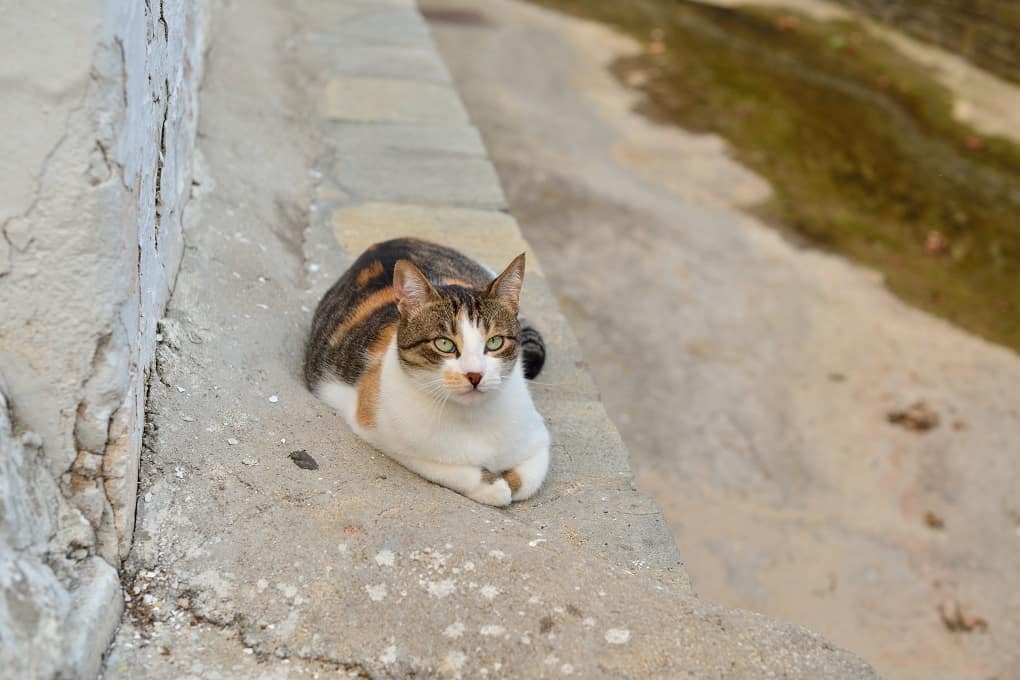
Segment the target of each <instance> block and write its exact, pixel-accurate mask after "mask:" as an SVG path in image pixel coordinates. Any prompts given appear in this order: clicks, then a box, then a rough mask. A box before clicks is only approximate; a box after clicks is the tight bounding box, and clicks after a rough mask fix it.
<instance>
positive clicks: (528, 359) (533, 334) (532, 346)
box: [518, 326, 545, 380]
mask: <svg viewBox="0 0 1020 680" xmlns="http://www.w3.org/2000/svg"><path fill="white" fill-rule="evenodd" d="M518 339H519V342H520V343H521V361H522V362H523V365H524V377H525V378H527V379H528V380H531V379H533V378H535V377H537V376H538V374H539V373H541V372H542V367H543V366H545V341H544V340H543V339H542V334H541V333H539V332H538V331H537V330H535V329H534V328H532V327H531V326H522V327H521V332H520V336H519V338H518Z"/></svg>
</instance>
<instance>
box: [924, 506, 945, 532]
mask: <svg viewBox="0 0 1020 680" xmlns="http://www.w3.org/2000/svg"><path fill="white" fill-rule="evenodd" d="M924 523H925V525H927V526H928V528H929V529H945V528H946V523H945V520H943V519H942V518H941V517H939V516H938V515H936V514H935V513H934V512H932V511H931V510H929V511H928V512H926V513H924Z"/></svg>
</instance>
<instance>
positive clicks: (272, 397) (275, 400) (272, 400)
mask: <svg viewBox="0 0 1020 680" xmlns="http://www.w3.org/2000/svg"><path fill="white" fill-rule="evenodd" d="M278 401H280V398H279V397H278V396H276V395H275V394H274V395H272V396H270V397H269V403H270V404H275V403H276V402H278Z"/></svg>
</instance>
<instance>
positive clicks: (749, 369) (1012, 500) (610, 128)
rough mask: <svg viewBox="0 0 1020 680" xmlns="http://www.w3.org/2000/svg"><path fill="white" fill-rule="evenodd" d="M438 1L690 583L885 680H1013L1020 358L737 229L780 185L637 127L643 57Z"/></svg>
mask: <svg viewBox="0 0 1020 680" xmlns="http://www.w3.org/2000/svg"><path fill="white" fill-rule="evenodd" d="M422 5H423V8H424V9H425V10H427V12H428V14H429V16H430V17H431V20H432V29H433V33H434V35H435V37H436V39H437V41H438V43H439V46H440V48H441V51H442V52H443V55H444V57H445V58H446V60H447V62H448V64H449V66H450V68H451V70H452V72H453V75H454V78H455V80H456V82H457V85H458V87H459V89H460V92H461V95H462V97H463V98H464V99H465V101H466V104H467V106H468V109H469V112H470V114H471V117H472V119H473V120H474V122H475V123H476V124H477V125H478V126H479V127H480V129H481V131H482V133H483V136H484V137H485V139H486V142H487V144H488V146H489V149H490V152H491V154H492V155H493V157H494V159H495V162H496V165H497V168H498V170H499V173H500V176H501V178H502V180H503V182H504V186H505V188H506V190H507V192H508V195H509V199H510V204H511V210H512V212H513V213H514V215H515V216H516V217H517V218H518V219H519V220H520V222H521V225H522V228H523V230H524V233H525V236H526V237H527V238H528V240H529V241H530V242H531V243H532V245H533V246H534V247H535V249H536V250H537V252H538V254H539V256H540V257H541V259H542V263H543V267H544V269H545V271H546V275H547V276H548V278H549V279H550V282H551V283H552V286H553V289H554V290H555V291H557V293H558V295H559V299H560V303H561V305H562V307H563V309H564V310H565V312H566V313H567V315H568V317H569V319H570V321H571V323H572V325H573V327H574V329H575V330H576V332H577V335H578V337H579V339H580V342H581V346H582V349H583V351H584V352H585V355H586V358H587V360H588V361H589V362H590V364H591V369H592V371H593V372H594V374H595V377H596V380H597V382H598V384H599V386H600V388H601V390H602V393H603V398H604V400H605V402H606V405H607V408H608V410H609V413H610V415H611V416H612V417H613V419H614V420H615V422H616V423H617V424H618V426H619V427H620V429H621V431H622V433H623V436H624V439H625V441H626V442H627V443H628V446H629V448H630V451H631V458H632V464H633V465H634V467H635V469H636V471H637V473H638V476H639V480H640V485H641V486H642V487H643V488H644V489H645V490H646V491H648V492H650V493H651V494H653V495H654V496H655V498H656V499H657V501H658V502H659V503H660V505H661V506H662V508H663V509H664V511H665V513H666V515H667V518H668V520H669V522H670V524H671V526H672V529H673V532H674V535H675V537H676V539H677V542H678V544H679V546H680V548H681V551H682V552H683V554H684V556H685V558H686V562H687V566H688V569H689V571H690V574H691V577H692V579H693V581H694V586H695V588H696V589H697V590H698V591H699V592H700V593H701V594H703V595H704V596H705V597H707V598H709V599H712V600H718V601H721V602H724V603H727V604H730V605H734V606H740V607H745V608H749V609H754V610H758V611H762V612H766V613H768V614H771V615H775V616H778V617H781V618H785V619H789V620H793V621H796V622H798V623H804V624H807V625H809V626H811V627H813V628H815V629H817V630H819V631H820V632H822V633H823V634H825V635H826V636H828V637H830V638H831V639H832V640H833V641H835V642H836V643H837V644H840V645H842V646H845V647H847V648H849V649H851V650H853V651H856V652H858V653H860V654H861V655H862V656H864V657H865V658H866V659H868V660H869V661H871V662H872V663H874V664H875V666H876V667H877V668H878V669H879V671H880V672H882V673H884V674H885V675H887V676H888V677H893V678H941V677H946V678H957V677H960V678H962V677H967V678H989V677H999V678H1007V677H1015V675H1014V674H1015V673H1016V669H1017V668H1020V646H1018V645H1017V644H1016V641H1017V640H1020V616H1018V615H1017V614H1016V612H1017V611H1020V387H1018V386H1020V357H1018V356H1017V355H1016V354H1014V353H1012V352H1010V351H1008V350H1005V349H1002V348H999V347H996V346H993V345H990V344H988V343H986V342H984V341H982V340H980V339H977V338H974V337H971V336H969V335H967V334H965V333H963V332H962V331H960V330H958V329H956V328H953V327H951V326H949V325H948V324H946V323H944V322H942V321H941V320H939V319H935V318H933V317H930V316H928V315H926V314H924V313H921V312H919V311H917V310H914V309H912V308H910V307H907V306H906V305H904V304H903V303H901V302H900V301H899V300H897V299H896V298H894V297H893V296H892V295H890V294H889V293H888V292H887V291H886V290H885V289H884V288H883V286H882V283H881V279H880V277H879V276H878V275H876V274H875V273H873V272H871V271H868V270H865V269H862V268H860V267H857V266H854V265H852V264H849V263H847V262H846V261H844V260H842V259H840V258H838V257H833V256H829V255H826V254H822V253H818V252H814V251H810V250H802V249H798V248H797V247H795V246H793V245H791V244H789V243H787V242H786V241H784V240H783V239H782V238H780V237H779V236H778V235H777V234H775V233H774V232H773V231H771V230H769V229H768V228H766V227H765V226H763V225H761V224H760V223H758V222H757V221H755V220H754V219H753V218H751V217H748V216H746V215H744V214H742V213H741V212H740V210H739V206H746V205H750V204H752V203H754V202H755V201H758V200H761V199H762V198H763V197H765V196H767V194H768V187H767V185H766V184H765V183H764V182H763V181H762V180H761V179H760V178H757V177H755V176H754V175H752V174H750V173H749V172H748V171H747V170H745V169H744V168H742V167H740V166H738V165H737V164H735V163H734V162H733V161H731V160H730V159H729V158H728V157H727V153H726V148H725V145H724V144H723V143H721V142H720V141H719V140H717V139H715V138H712V137H706V136H701V135H692V134H689V133H686V132H684V131H682V130H678V129H673V128H665V127H659V126H656V125H653V124H651V123H649V122H647V121H645V120H644V119H642V118H641V117H639V116H637V115H636V114H634V113H632V107H633V105H634V103H635V101H636V100H635V96H636V95H635V94H634V93H632V92H630V91H628V90H626V89H624V88H623V87H622V86H620V85H619V84H617V83H616V82H615V80H614V79H613V78H612V77H611V76H610V75H609V74H608V73H607V71H606V65H607V64H608V63H609V62H611V61H612V59H613V58H614V57H616V56H618V55H620V54H624V53H627V52H631V51H634V50H635V49H637V48H636V46H635V45H634V44H632V43H631V42H630V41H628V40H626V39H623V38H621V37H619V36H617V35H615V34H613V33H611V32H610V31H608V30H606V29H604V28H602V27H600V26H597V25H594V24H591V23H587V22H582V21H578V20H576V19H569V18H566V17H562V16H559V15H557V14H554V13H551V12H548V11H545V10H541V9H538V8H536V7H534V6H531V5H527V4H523V3H517V2H511V1H508V0H490V1H488V2H485V3H474V2H467V1H466V0H465V1H461V2H459V3H458V2H456V1H455V0H425V1H424V2H423V3H422ZM553 388H555V386H553ZM918 401H923V402H924V403H925V404H926V405H927V407H928V408H930V409H931V410H932V411H933V412H934V413H935V414H937V416H938V419H939V422H938V424H937V425H936V426H935V427H933V428H932V429H930V430H928V431H925V432H918V431H913V430H910V429H909V428H906V427H903V426H901V425H894V424H892V423H890V422H889V420H888V414H889V413H890V412H892V411H895V410H898V409H904V408H906V407H909V406H910V405H912V404H914V403H916V402H918ZM928 513H931V515H930V516H929V515H928ZM926 517H927V519H926ZM932 523H934V524H938V523H942V524H943V526H942V527H941V528H935V527H932V526H931V524H932ZM957 606H959V607H960V608H962V614H961V615H960V616H957V609H956V608H957ZM940 607H941V608H942V610H943V611H944V612H945V613H946V615H947V616H946V617H945V618H948V624H947V621H944V620H943V619H944V617H943V616H942V614H940V611H939V609H940ZM972 617H980V619H982V620H984V622H986V627H982V626H981V625H980V623H981V622H980V621H975V620H972ZM959 623H962V624H974V625H976V627H975V628H974V629H973V630H971V631H969V632H967V631H964V630H956V631H952V630H950V628H952V627H958V625H957V624H959ZM965 627H966V626H965Z"/></svg>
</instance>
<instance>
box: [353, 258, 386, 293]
mask: <svg viewBox="0 0 1020 680" xmlns="http://www.w3.org/2000/svg"><path fill="white" fill-rule="evenodd" d="M384 271H386V270H385V269H383V266H382V262H380V261H379V260H376V261H375V262H373V263H372V264H370V265H368V266H367V267H365V268H364V269H362V270H361V271H360V272H358V280H357V284H358V287H359V288H361V287H362V286H364V285H365V284H366V283H368V282H369V281H371V280H372V279H374V278H375V277H377V276H379V275H380V274H382V273H383V272H384Z"/></svg>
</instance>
